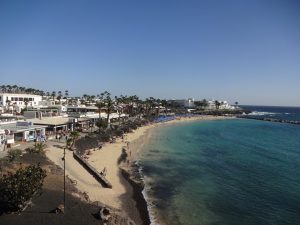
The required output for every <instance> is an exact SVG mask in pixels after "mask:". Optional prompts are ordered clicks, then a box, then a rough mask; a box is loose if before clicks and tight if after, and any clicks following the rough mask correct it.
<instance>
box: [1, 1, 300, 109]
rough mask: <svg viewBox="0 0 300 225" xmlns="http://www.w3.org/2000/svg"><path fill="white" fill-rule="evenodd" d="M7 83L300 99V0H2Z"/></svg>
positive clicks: (80, 90) (75, 91)
mask: <svg viewBox="0 0 300 225" xmlns="http://www.w3.org/2000/svg"><path fill="white" fill-rule="evenodd" d="M0 29H1V31H0V32H1V35H0V77H1V79H0V83H1V84H17V85H22V86H26V87H33V88H39V89H43V90H46V91H53V90H56V91H58V90H62V91H64V90H65V89H68V90H69V92H70V94H71V95H82V94H98V93H101V92H103V91H104V90H108V91H110V92H111V93H112V94H113V95H119V94H128V95H131V94H137V95H138V96H141V97H147V96H153V97H157V98H185V97H194V98H200V99H202V98H207V99H209V98H215V99H221V100H222V99H227V100H229V101H230V102H234V101H238V102H240V103H241V104H260V105H296V106H300V87H299V86H300V2H299V1H297V0H295V1H289V0H282V1H277V0H269V1H267V0H257V1H255V0H250V1H249V0H239V1H237V0H236V1H233V0H227V1H221V0H207V1H200V0H199V1H192V0H187V1H184V0H181V1H176V0H169V1H168V0H165V1H164V0H151V1H150V0H148V1H140V0H136V1H133V0H126V1H123V0H120V1H114V0H111V1H108V0H103V1H101V0H97V1H92V0H88V1H84V0H82V1H76V0H70V1H60V0H51V1H43V0H37V1H30V0H27V1H14V0H7V1H5V0H2V1H0Z"/></svg>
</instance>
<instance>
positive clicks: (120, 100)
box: [115, 95, 125, 125]
mask: <svg viewBox="0 0 300 225" xmlns="http://www.w3.org/2000/svg"><path fill="white" fill-rule="evenodd" d="M115 102H116V106H117V109H118V115H119V125H121V115H122V114H123V103H125V97H124V96H123V95H120V97H117V96H115Z"/></svg>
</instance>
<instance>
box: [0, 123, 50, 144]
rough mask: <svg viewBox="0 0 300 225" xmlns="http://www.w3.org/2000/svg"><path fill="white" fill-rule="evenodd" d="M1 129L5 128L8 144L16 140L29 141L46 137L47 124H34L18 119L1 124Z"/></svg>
mask: <svg viewBox="0 0 300 225" xmlns="http://www.w3.org/2000/svg"><path fill="white" fill-rule="evenodd" d="M0 130H4V138H5V141H6V144H8V145H12V144H14V143H15V142H24V141H26V142H28V141H34V140H38V139H42V138H44V137H45V130H46V126H43V125H34V124H33V123H32V122H28V121H16V122H12V123H5V124H0Z"/></svg>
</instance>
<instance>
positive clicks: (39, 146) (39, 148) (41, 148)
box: [25, 142, 47, 154]
mask: <svg viewBox="0 0 300 225" xmlns="http://www.w3.org/2000/svg"><path fill="white" fill-rule="evenodd" d="M46 147H47V145H46V144H45V143H43V142H36V143H34V146H33V147H32V148H26V149H25V151H26V152H28V153H38V154H44V153H45V148H46Z"/></svg>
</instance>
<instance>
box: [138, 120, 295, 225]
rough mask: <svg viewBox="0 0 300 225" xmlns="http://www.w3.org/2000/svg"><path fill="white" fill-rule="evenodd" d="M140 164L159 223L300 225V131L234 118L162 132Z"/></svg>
mask: <svg viewBox="0 0 300 225" xmlns="http://www.w3.org/2000/svg"><path fill="white" fill-rule="evenodd" d="M140 164H141V167H142V173H143V175H144V179H145V184H146V190H145V193H146V198H147V200H148V202H149V207H150V210H151V212H152V220H153V222H154V221H155V220H157V221H161V224H170V225H181V224H184V225H281V224H282V225H298V224H300V126H299V125H291V124H282V123H272V122H265V121H256V120H247V119H232V120H215V121H197V122H186V123H180V124H175V125H166V126H160V127H159V128H158V129H157V130H156V131H155V132H153V134H152V137H151V140H150V141H149V143H148V144H147V145H146V146H145V147H144V150H143V153H142V155H141V159H140ZM153 224H155V223H153Z"/></svg>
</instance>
